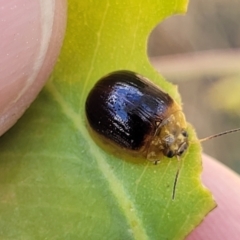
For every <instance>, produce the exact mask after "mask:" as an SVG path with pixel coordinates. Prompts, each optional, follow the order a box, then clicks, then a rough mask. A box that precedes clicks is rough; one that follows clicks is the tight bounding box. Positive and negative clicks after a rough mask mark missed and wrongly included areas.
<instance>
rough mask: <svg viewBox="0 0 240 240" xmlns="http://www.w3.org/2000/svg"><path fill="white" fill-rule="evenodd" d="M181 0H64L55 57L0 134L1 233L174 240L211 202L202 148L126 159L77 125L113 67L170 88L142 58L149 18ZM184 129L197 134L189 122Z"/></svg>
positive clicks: (176, 8)
mask: <svg viewBox="0 0 240 240" xmlns="http://www.w3.org/2000/svg"><path fill="white" fill-rule="evenodd" d="M186 8H187V1H186V0H148V1H145V0H144V1H143V0H130V1H127V0H111V1H110V0H102V1H90V0H85V1H79V0H69V9H68V26H67V32H66V38H65V42H64V46H63V49H62V52H61V55H60V60H59V62H58V64H57V65H56V68H55V71H54V73H53V75H52V77H51V79H50V80H49V82H48V83H47V85H46V87H45V88H44V90H43V91H42V92H41V94H40V95H39V97H38V98H37V100H36V101H35V102H34V103H33V105H32V106H31V107H30V108H29V110H28V111H27V112H26V113H25V115H24V116H23V118H22V119H21V120H20V121H19V122H18V123H17V125H16V126H14V127H13V128H12V129H11V130H10V131H9V132H8V133H6V134H5V135H4V136H2V137H1V138H0V238H1V239H14V240H16V239H24V240H27V239H97V240H99V239H123V240H128V239H137V240H141V239H182V238H184V237H185V236H186V235H187V234H188V233H189V232H190V231H191V230H192V229H193V228H194V227H195V226H197V225H198V224H199V223H200V222H201V221H202V219H203V218H204V216H205V215H206V214H207V213H208V212H209V211H210V210H211V209H212V208H213V207H214V202H213V200H212V196H211V194H210V192H209V191H208V190H207V189H205V188H204V187H203V186H202V185H201V182H200V174H201V171H202V167H201V157H200V156H201V148H200V145H199V144H198V143H197V142H196V141H195V143H193V144H191V146H190V148H189V151H188V152H187V153H186V154H185V155H184V157H182V159H181V160H182V169H181V171H180V176H179V181H178V184H177V189H176V198H175V199H174V200H172V197H171V196H172V189H173V183H174V178H175V174H176V169H177V166H178V163H177V160H176V159H174V158H173V159H171V160H169V159H167V158H164V159H162V161H161V163H160V164H158V165H153V164H152V163H150V162H148V161H144V160H139V162H134V163H133V162H131V161H126V160H124V155H123V157H119V156H118V157H116V156H112V155H110V154H108V153H106V152H105V151H104V150H102V149H101V148H99V147H98V146H97V145H96V143H95V141H93V139H92V138H91V137H90V135H89V132H88V131H87V128H86V121H85V114H84V105H85V99H86V96H87V94H88V92H89V90H90V89H91V88H92V86H93V85H94V83H95V82H96V81H97V80H98V79H99V78H100V77H101V76H103V75H105V74H106V73H109V72H110V71H113V70H119V69H129V70H133V71H136V72H138V73H141V74H142V75H144V76H146V77H148V78H150V79H152V80H153V81H154V82H155V83H156V84H158V85H159V86H161V88H162V89H164V90H165V91H167V92H169V93H170V94H171V95H172V97H173V98H174V99H176V100H177V101H178V102H179V101H180V97H179V95H178V93H177V91H176V87H174V86H172V85H171V84H170V83H168V82H166V81H165V80H164V79H163V78H162V77H161V76H159V74H158V73H157V72H156V71H155V70H154V69H153V68H152V66H151V65H150V64H149V61H148V58H147V55H146V43H147V39H148V36H149V33H150V32H151V30H152V29H153V28H154V26H155V25H156V24H157V23H158V22H160V21H162V20H163V19H164V18H166V17H167V16H170V15H173V14H175V13H184V12H185V11H186ZM189 131H190V138H191V140H192V141H194V140H196V137H195V135H194V131H193V130H192V129H191V127H189Z"/></svg>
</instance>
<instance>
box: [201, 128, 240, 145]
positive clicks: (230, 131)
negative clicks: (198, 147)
mask: <svg viewBox="0 0 240 240" xmlns="http://www.w3.org/2000/svg"><path fill="white" fill-rule="evenodd" d="M239 131H240V128H235V129H232V130H228V131H224V132H220V133H217V134H214V135H211V136H208V137H205V138H202V139H199V142H205V141H207V140H210V139H212V138H216V137H220V136H222V135H226V134H229V133H234V132H239Z"/></svg>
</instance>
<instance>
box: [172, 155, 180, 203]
mask: <svg viewBox="0 0 240 240" xmlns="http://www.w3.org/2000/svg"><path fill="white" fill-rule="evenodd" d="M177 160H178V168H177V172H176V175H175V180H174V184H173V192H172V200H174V198H175V195H176V186H177V182H178V176H179V172H180V169H181V165H182V164H181V159H180V157H179V156H178V155H177Z"/></svg>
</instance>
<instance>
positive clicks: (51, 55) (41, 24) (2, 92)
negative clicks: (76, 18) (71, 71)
mask: <svg viewBox="0 0 240 240" xmlns="http://www.w3.org/2000/svg"><path fill="white" fill-rule="evenodd" d="M66 8H67V4H66V0H59V1H55V0H38V1H32V0H23V1H18V0H12V1H8V0H5V1H2V3H1V9H0V20H1V21H0V32H1V42H2V44H1V45H0V52H1V60H0V66H1V67H0V136H1V135H2V134H3V133H4V132H5V131H6V130H7V129H9V128H10V127H11V126H12V125H13V124H14V123H15V122H16V121H17V119H18V118H19V117H20V116H21V115H22V114H23V113H24V111H25V110H26V108H27V107H28V106H29V105H30V103H31V102H32V101H33V100H34V99H35V98H36V96H37V94H38V93H39V91H40V90H41V88H42V87H43V85H44V83H45V82H46V80H47V78H48V77H49V75H50V73H51V71H52V69H53V67H54V64H55V62H56V60H57V56H58V54H59V52H60V48H61V45H62V41H63V37H64V32H65V25H66V24H65V23H66Z"/></svg>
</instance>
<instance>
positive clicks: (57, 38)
mask: <svg viewBox="0 0 240 240" xmlns="http://www.w3.org/2000/svg"><path fill="white" fill-rule="evenodd" d="M47 1H48V2H54V3H55V4H54V5H51V6H54V7H53V12H54V16H52V17H53V18H51V16H45V17H49V20H48V24H50V22H51V21H52V20H53V19H54V21H53V22H52V23H53V24H52V31H50V33H49V32H46V33H48V34H50V35H49V36H50V37H49V38H48V40H49V41H46V39H44V41H45V43H44V44H48V46H47V48H46V46H45V48H44V46H43V45H39V44H40V43H41V41H42V40H43V39H42V38H41V35H42V28H41V27H42V26H41V24H42V22H41V21H40V15H39V14H37V13H39V12H40V11H42V10H40V6H41V4H40V2H44V1H43V0H36V1H32V0H21V3H24V2H25V4H26V5H27V6H29V7H28V8H25V9H19V8H17V9H10V8H7V6H9V3H10V2H11V3H12V6H14V5H16V6H17V5H18V3H19V0H11V1H9V0H0V4H1V6H6V8H5V10H4V11H3V10H2V9H1V15H0V18H1V19H5V20H8V21H15V24H14V23H11V22H10V23H11V24H12V26H11V28H7V27H6V25H3V24H2V25H1V24H0V32H1V33H3V31H4V37H2V38H1V43H3V44H2V45H0V52H1V66H2V65H4V68H3V70H2V71H0V120H1V119H2V121H0V134H2V133H4V132H5V131H7V129H8V128H10V127H11V126H12V125H13V124H14V123H15V122H16V120H17V119H18V118H19V117H20V116H21V115H22V113H23V112H24V111H25V109H26V108H27V106H28V105H29V104H30V103H31V102H32V101H33V99H34V98H35V97H36V96H37V94H38V92H39V91H40V90H41V88H42V86H43V85H44V83H45V81H46V80H47V78H48V76H49V74H50V72H51V71H52V69H53V67H54V64H55V61H56V58H57V56H58V54H59V51H60V48H61V39H62V38H63V36H64V29H65V18H66V1H65V0H57V1H52V0H47ZM30 3H31V4H30ZM18 10H21V11H20V12H17V16H18V18H16V19H15V20H14V11H18ZM44 12H45V11H44ZM10 17H12V18H10ZM20 17H21V24H17V23H19V18H20ZM33 17H35V19H34V24H36V25H35V26H34V31H30V30H31V29H32V28H33V26H29V24H30V23H31V22H32V21H33ZM1 19H0V20H1ZM49 21H50V22H49ZM0 22H1V21H0ZM20 30H21V31H22V33H23V34H22V35H21V34H20V35H16V34H17V33H20V32H19V31H20ZM8 31H12V32H8ZM26 33H27V35H26ZM28 34H30V35H29V39H27V37H28ZM13 36H19V37H18V38H16V43H15V45H13V46H12V47H11V48H9V49H8V48H7V47H6V46H8V45H9V43H11V42H12V39H13ZM23 37H24V38H23ZM32 39H35V40H36V39H37V41H32ZM24 43H25V44H28V45H25V44H24ZM40 47H42V50H44V49H45V50H46V51H45V53H43V54H42V55H38V54H40V52H39V48H40ZM1 48H2V49H1ZM22 50H23V51H25V53H26V54H24V55H23V57H24V56H25V57H26V59H24V58H20V57H17V56H20V51H22ZM36 56H40V57H41V56H44V60H43V61H42V62H40V63H39V64H35V65H34V66H35V68H34V67H33V62H34V61H36V59H34V57H36ZM36 67H37V69H38V72H37V73H36V74H35V73H34V72H33V71H35V70H36ZM23 69H24V71H23ZM24 73H25V75H26V73H27V76H30V75H31V79H30V80H29V82H28V83H26V82H24V78H20V77H19V76H21V74H23V75H24ZM29 83H30V84H29ZM26 86H28V87H29V88H26ZM16 91H18V92H19V91H20V92H24V96H25V97H24V98H21V96H19V97H18V99H16ZM3 119H4V121H3ZM226 151H227V149H226ZM202 179H203V183H204V184H205V185H206V186H207V187H208V188H209V189H210V190H211V191H212V192H213V194H214V197H215V199H216V201H217V202H218V207H217V208H216V209H215V210H213V211H212V212H211V213H209V215H208V216H207V217H206V218H205V220H204V221H203V223H201V224H200V225H199V226H198V227H197V228H196V229H195V230H194V231H193V232H192V233H191V234H190V235H189V236H188V237H187V239H188V240H195V239H196V240H201V239H202V240H203V239H204V240H207V239H214V240H222V239H231V240H237V239H239V236H240V217H239V216H240V190H239V189H240V177H239V176H238V175H237V174H235V173H234V172H232V171H231V170H229V169H228V168H227V167H225V166H224V165H222V164H219V163H218V162H217V161H215V160H214V159H212V158H210V157H209V156H206V155H203V175H202Z"/></svg>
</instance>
